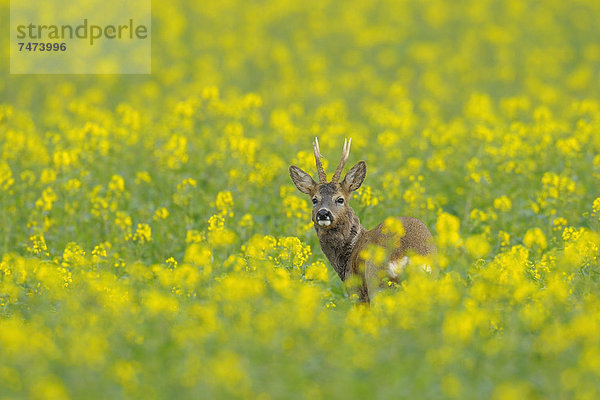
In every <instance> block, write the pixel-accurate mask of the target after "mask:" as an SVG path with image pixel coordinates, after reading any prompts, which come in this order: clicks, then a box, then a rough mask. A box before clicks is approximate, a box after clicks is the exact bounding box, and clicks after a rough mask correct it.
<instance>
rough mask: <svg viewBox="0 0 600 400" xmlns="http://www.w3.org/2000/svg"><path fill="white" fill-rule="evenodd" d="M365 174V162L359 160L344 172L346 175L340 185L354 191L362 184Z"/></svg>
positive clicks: (348, 190)
mask: <svg viewBox="0 0 600 400" xmlns="http://www.w3.org/2000/svg"><path fill="white" fill-rule="evenodd" d="M365 176H367V163H365V162H364V161H359V162H358V164H356V165H355V166H354V167H352V168H351V169H350V171H348V173H347V174H346V177H345V178H344V180H343V181H342V187H343V188H344V190H345V191H347V192H354V191H355V190H356V189H358V188H359V187H360V185H362V183H363V181H364V180H365Z"/></svg>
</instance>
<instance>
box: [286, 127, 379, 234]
mask: <svg viewBox="0 0 600 400" xmlns="http://www.w3.org/2000/svg"><path fill="white" fill-rule="evenodd" d="M351 143H352V139H350V140H349V141H346V140H344V148H343V150H342V159H341V160H340V163H339V164H338V166H337V169H336V170H335V173H334V174H333V177H332V178H331V181H330V182H327V175H326V174H325V170H324V169H323V165H322V164H321V152H320V150H319V141H318V140H317V138H315V140H314V142H313V150H314V153H315V162H316V166H317V173H318V176H319V182H318V183H317V182H315V180H314V179H313V178H312V177H311V176H310V175H309V174H308V173H306V172H304V171H303V170H302V169H300V168H298V167H297V166H295V165H292V166H290V177H291V178H292V181H293V182H294V185H296V187H297V188H298V190H299V191H301V192H302V193H305V194H307V195H309V196H310V197H311V199H312V204H313V210H312V220H313V222H314V224H315V228H317V230H320V229H332V228H335V227H336V226H338V225H339V224H340V223H342V222H345V221H347V220H348V216H349V215H354V211H352V208H351V207H350V206H349V205H348V201H349V200H350V197H351V194H352V192H353V191H355V190H357V189H358V188H359V187H360V185H361V184H362V182H363V180H364V179H365V176H366V174H367V164H366V163H365V162H364V161H359V162H358V163H357V164H356V165H355V166H354V167H352V168H351V169H350V171H348V173H347V174H346V176H345V177H344V179H343V180H342V181H341V182H339V180H340V176H341V175H342V170H343V169H344V165H345V164H346V161H347V160H348V156H349V155H350V144H351Z"/></svg>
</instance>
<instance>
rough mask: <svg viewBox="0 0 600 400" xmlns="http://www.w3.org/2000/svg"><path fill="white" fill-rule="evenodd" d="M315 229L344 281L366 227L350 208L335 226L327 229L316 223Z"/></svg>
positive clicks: (321, 243) (322, 245)
mask: <svg viewBox="0 0 600 400" xmlns="http://www.w3.org/2000/svg"><path fill="white" fill-rule="evenodd" d="M315 229H316V231H317V237H318V238H319V244H320V245H321V250H323V253H325V256H326V257H327V259H328V260H329V262H330V263H331V266H332V267H333V269H334V270H335V272H337V274H338V276H339V277H340V279H341V280H342V281H344V280H345V279H346V276H347V273H348V271H349V270H350V269H351V266H350V262H351V257H352V253H353V252H354V249H355V248H356V245H357V243H358V241H359V239H360V237H361V236H362V235H363V234H364V233H365V228H363V226H362V225H361V224H360V220H359V219H358V216H356V214H354V211H352V209H349V210H348V214H347V215H346V217H345V218H343V220H341V221H340V222H339V223H338V224H337V225H336V226H335V227H333V228H328V229H326V228H322V227H320V226H318V225H315Z"/></svg>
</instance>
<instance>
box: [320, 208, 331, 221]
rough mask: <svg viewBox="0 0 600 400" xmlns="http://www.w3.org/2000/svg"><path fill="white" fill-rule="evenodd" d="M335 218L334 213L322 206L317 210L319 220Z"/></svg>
mask: <svg viewBox="0 0 600 400" xmlns="http://www.w3.org/2000/svg"><path fill="white" fill-rule="evenodd" d="M332 219H333V215H331V212H330V211H329V210H327V209H326V208H321V209H320V210H319V211H317V221H331V220H332Z"/></svg>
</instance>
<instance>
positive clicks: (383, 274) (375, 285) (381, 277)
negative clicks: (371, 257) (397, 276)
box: [365, 260, 394, 299]
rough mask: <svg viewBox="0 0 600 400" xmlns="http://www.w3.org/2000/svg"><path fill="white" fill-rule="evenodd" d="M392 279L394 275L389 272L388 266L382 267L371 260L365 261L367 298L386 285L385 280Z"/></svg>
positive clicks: (371, 297) (370, 297)
mask: <svg viewBox="0 0 600 400" xmlns="http://www.w3.org/2000/svg"><path fill="white" fill-rule="evenodd" d="M393 279H394V276H393V275H392V274H391V273H390V270H389V267H382V266H378V265H376V264H375V263H373V262H372V261H368V260H367V261H365V283H366V284H367V291H368V293H369V299H373V296H375V295H376V294H377V293H378V292H379V291H380V290H382V289H384V288H385V287H386V286H387V281H388V280H393Z"/></svg>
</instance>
